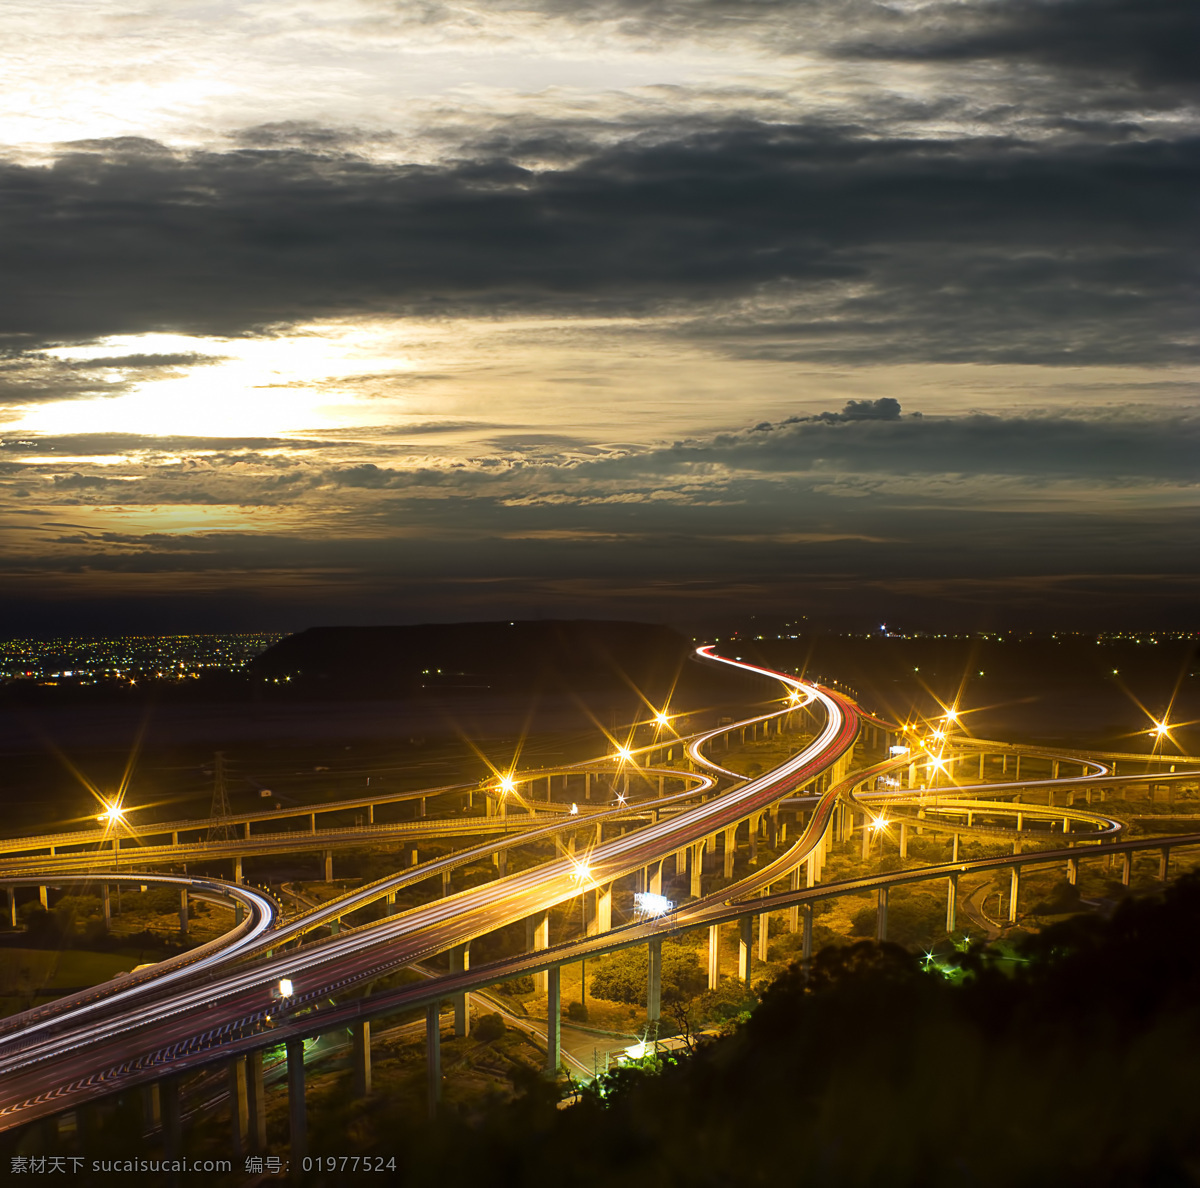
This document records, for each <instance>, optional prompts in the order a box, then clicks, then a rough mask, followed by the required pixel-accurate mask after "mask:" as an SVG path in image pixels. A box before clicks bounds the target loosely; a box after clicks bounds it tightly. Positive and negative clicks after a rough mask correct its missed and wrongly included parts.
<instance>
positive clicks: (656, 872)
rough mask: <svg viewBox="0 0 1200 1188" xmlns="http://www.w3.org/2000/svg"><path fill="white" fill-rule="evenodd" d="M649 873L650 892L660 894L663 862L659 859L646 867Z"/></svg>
mask: <svg viewBox="0 0 1200 1188" xmlns="http://www.w3.org/2000/svg"><path fill="white" fill-rule="evenodd" d="M646 869H647V871H649V874H650V894H651V895H661V894H662V888H663V864H662V862H661V861H659V862H655V863H653V864H652V865H651V866H648V867H646Z"/></svg>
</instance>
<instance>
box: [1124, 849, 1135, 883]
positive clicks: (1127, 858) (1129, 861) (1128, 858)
mask: <svg viewBox="0 0 1200 1188" xmlns="http://www.w3.org/2000/svg"><path fill="white" fill-rule="evenodd" d="M1132 866H1133V856H1132V855H1131V854H1130V853H1129V851H1128V850H1126V851H1125V853H1124V854H1122V855H1121V886H1123V887H1128V886H1129V876H1130V873H1131V869H1130V868H1131V867H1132Z"/></svg>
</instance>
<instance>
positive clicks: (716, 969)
mask: <svg viewBox="0 0 1200 1188" xmlns="http://www.w3.org/2000/svg"><path fill="white" fill-rule="evenodd" d="M720 981H721V926H720V924H710V925H709V926H708V988H709V989H710V990H715V989H716V988H717V986H718V985H719V984H720Z"/></svg>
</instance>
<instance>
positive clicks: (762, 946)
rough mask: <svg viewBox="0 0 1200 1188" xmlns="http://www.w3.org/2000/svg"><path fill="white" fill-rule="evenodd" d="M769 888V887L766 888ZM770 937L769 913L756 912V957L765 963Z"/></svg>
mask: <svg viewBox="0 0 1200 1188" xmlns="http://www.w3.org/2000/svg"><path fill="white" fill-rule="evenodd" d="M768 890H769V888H768ZM770 938H771V913H770V912H759V914H758V959H759V961H761V962H763V963H764V964H765V963H766V960H767V945H768V943H769V941H770Z"/></svg>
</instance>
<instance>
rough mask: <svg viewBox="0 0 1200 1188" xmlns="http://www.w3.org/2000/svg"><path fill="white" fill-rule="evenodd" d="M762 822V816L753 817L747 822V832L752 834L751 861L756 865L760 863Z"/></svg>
mask: <svg viewBox="0 0 1200 1188" xmlns="http://www.w3.org/2000/svg"><path fill="white" fill-rule="evenodd" d="M761 820H762V816H761V815H759V816H757V817H751V818H750V820H749V821H747V822H746V827H747V831H748V832H749V834H750V861H751V863H755V862H757V861H758V823H759V822H760V821H761Z"/></svg>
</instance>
